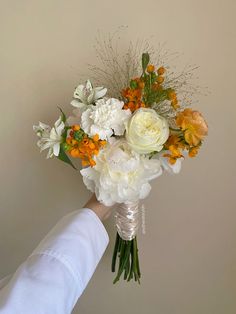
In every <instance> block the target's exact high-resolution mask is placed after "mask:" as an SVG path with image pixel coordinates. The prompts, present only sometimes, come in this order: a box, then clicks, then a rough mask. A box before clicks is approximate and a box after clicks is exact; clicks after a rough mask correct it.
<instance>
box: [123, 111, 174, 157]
mask: <svg viewBox="0 0 236 314" xmlns="http://www.w3.org/2000/svg"><path fill="white" fill-rule="evenodd" d="M168 137H169V125H168V122H167V121H166V119H165V118H163V117H162V116H160V115H158V114H157V113H156V111H155V110H153V109H149V108H140V109H138V110H137V111H135V113H134V114H133V116H132V118H131V119H130V120H129V122H128V123H127V126H126V139H127V142H128V143H129V145H130V146H131V147H132V148H133V150H135V151H136V152H138V153H140V154H149V153H151V152H154V151H156V152H159V151H161V150H162V148H163V145H164V143H165V142H166V141H167V139H168Z"/></svg>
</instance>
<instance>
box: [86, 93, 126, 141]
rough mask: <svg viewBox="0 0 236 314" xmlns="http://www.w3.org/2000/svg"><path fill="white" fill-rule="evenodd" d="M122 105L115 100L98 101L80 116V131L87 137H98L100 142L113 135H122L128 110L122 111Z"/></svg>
mask: <svg viewBox="0 0 236 314" xmlns="http://www.w3.org/2000/svg"><path fill="white" fill-rule="evenodd" d="M123 106H124V103H123V102H122V101H120V100H118V99H115V98H109V99H100V100H98V101H97V102H96V106H90V107H89V108H88V109H87V110H86V111H84V112H83V113H82V116H81V126H82V129H83V130H84V131H85V133H87V134H88V135H89V136H93V135H95V134H98V135H99V138H100V139H101V140H108V139H109V137H111V136H112V135H113V134H115V135H119V136H121V135H123V134H124V132H125V123H126V121H127V120H128V119H129V117H130V115H131V112H130V110H129V109H128V110H123V109H122V108H123Z"/></svg>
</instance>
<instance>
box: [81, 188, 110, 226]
mask: <svg viewBox="0 0 236 314" xmlns="http://www.w3.org/2000/svg"><path fill="white" fill-rule="evenodd" d="M84 207H86V208H89V209H91V210H93V211H94V212H95V214H96V215H97V216H98V217H99V218H100V220H102V221H104V220H105V219H107V218H108V217H109V216H110V214H111V210H112V208H114V207H115V205H114V206H110V207H107V206H105V205H103V204H101V203H100V202H99V201H98V200H97V198H96V196H95V194H93V195H92V197H91V198H90V199H89V200H88V202H87V203H86V204H85V205H84Z"/></svg>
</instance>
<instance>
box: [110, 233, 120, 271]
mask: <svg viewBox="0 0 236 314" xmlns="http://www.w3.org/2000/svg"><path fill="white" fill-rule="evenodd" d="M119 246H120V237H119V234H118V232H117V233H116V242H115V247H114V252H113V256H112V264H111V271H112V272H113V273H114V272H115V269H116V257H117V252H118V249H119Z"/></svg>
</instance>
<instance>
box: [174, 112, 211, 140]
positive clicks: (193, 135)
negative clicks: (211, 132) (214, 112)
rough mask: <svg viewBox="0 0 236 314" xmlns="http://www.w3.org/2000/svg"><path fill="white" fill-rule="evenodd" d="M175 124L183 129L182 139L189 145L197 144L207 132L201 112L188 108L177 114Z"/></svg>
mask: <svg viewBox="0 0 236 314" xmlns="http://www.w3.org/2000/svg"><path fill="white" fill-rule="evenodd" d="M176 124H177V125H178V126H179V127H180V128H181V129H182V130H183V131H184V139H185V141H186V142H187V143H188V144H189V145H190V146H198V145H199V144H200V143H201V140H202V139H203V138H204V137H205V136H206V135H207V133H208V126H207V123H206V121H205V120H204V118H203V116H202V115H201V113H200V112H198V111H194V110H192V109H189V108H187V109H185V110H184V111H182V112H180V113H179V114H178V116H177V118H176Z"/></svg>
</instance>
